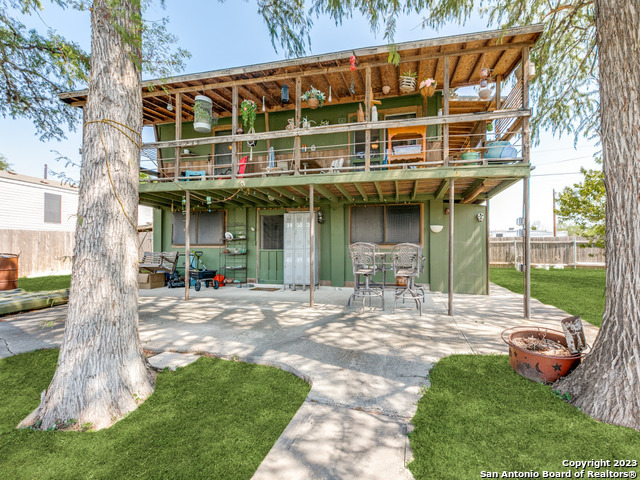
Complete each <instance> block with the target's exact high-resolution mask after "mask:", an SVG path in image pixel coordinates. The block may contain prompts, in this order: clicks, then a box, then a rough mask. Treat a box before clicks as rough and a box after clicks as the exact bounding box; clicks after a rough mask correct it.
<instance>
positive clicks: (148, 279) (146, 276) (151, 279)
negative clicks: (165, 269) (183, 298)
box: [138, 273, 165, 290]
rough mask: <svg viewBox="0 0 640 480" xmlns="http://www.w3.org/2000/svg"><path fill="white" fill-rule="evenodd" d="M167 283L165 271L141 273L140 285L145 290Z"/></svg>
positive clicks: (139, 277) (139, 275)
mask: <svg viewBox="0 0 640 480" xmlns="http://www.w3.org/2000/svg"><path fill="white" fill-rule="evenodd" d="M164 284H165V274H164V273H139V274H138V286H139V287H140V288H142V289H144V290H149V289H152V288H161V287H164Z"/></svg>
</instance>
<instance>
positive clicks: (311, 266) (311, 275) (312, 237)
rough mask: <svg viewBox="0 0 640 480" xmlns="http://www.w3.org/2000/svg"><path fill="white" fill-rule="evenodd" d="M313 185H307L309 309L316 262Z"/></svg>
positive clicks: (312, 302)
mask: <svg viewBox="0 0 640 480" xmlns="http://www.w3.org/2000/svg"><path fill="white" fill-rule="evenodd" d="M313 200H314V198H313V184H310V185H309V241H310V242H311V243H310V244H309V307H310V308H313V304H314V298H313V296H314V289H315V286H316V285H315V283H316V282H315V281H314V280H315V261H316V249H315V234H316V232H315V225H316V222H315V215H314V212H313Z"/></svg>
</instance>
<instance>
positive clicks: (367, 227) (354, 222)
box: [351, 207, 384, 243]
mask: <svg viewBox="0 0 640 480" xmlns="http://www.w3.org/2000/svg"><path fill="white" fill-rule="evenodd" d="M383 215H384V207H352V208H351V243H355V242H370V243H384V218H383Z"/></svg>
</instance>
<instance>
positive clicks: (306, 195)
mask: <svg viewBox="0 0 640 480" xmlns="http://www.w3.org/2000/svg"><path fill="white" fill-rule="evenodd" d="M290 188H292V189H293V190H295V191H296V192H298V193H299V194H300V195H301V196H303V197H304V198H309V191H308V190H306V189H305V188H304V187H302V186H301V185H290Z"/></svg>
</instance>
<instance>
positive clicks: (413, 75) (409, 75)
mask: <svg viewBox="0 0 640 480" xmlns="http://www.w3.org/2000/svg"><path fill="white" fill-rule="evenodd" d="M417 78H418V72H412V71H411V69H409V70H407V71H406V72H404V73H403V74H402V75H400V91H401V92H402V93H411V92H413V91H414V90H415V89H416V82H417V80H416V79H417Z"/></svg>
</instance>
